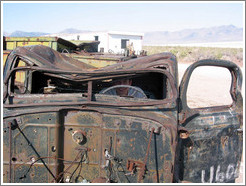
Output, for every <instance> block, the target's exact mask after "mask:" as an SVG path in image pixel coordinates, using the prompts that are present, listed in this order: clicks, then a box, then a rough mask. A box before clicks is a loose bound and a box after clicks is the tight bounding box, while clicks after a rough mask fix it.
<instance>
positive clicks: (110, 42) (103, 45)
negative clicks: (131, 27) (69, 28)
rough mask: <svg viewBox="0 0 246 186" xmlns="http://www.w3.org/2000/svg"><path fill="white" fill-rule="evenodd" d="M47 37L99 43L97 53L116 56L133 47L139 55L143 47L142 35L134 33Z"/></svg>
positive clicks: (97, 33) (112, 32)
mask: <svg viewBox="0 0 246 186" xmlns="http://www.w3.org/2000/svg"><path fill="white" fill-rule="evenodd" d="M49 36H57V37H60V38H62V39H65V40H92V41H95V40H96V41H100V44H99V46H98V51H104V52H113V53H116V54H119V53H122V54H123V53H124V51H125V48H126V47H127V46H128V45H129V44H132V45H133V50H134V51H135V53H136V54H139V53H140V51H141V50H142V45H143V36H144V34H143V33H135V32H119V31H107V32H83V33H75V34H52V35H49Z"/></svg>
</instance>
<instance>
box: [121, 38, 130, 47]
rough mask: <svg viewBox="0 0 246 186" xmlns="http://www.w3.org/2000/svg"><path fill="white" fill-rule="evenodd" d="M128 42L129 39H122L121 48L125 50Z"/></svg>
mask: <svg viewBox="0 0 246 186" xmlns="http://www.w3.org/2000/svg"><path fill="white" fill-rule="evenodd" d="M127 41H129V39H121V48H122V49H125V48H126V47H127Z"/></svg>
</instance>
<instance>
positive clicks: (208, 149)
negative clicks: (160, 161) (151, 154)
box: [177, 60, 243, 183]
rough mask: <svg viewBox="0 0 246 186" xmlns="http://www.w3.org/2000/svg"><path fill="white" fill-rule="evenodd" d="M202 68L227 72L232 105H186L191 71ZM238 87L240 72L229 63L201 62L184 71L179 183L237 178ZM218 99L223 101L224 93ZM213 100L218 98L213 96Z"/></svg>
mask: <svg viewBox="0 0 246 186" xmlns="http://www.w3.org/2000/svg"><path fill="white" fill-rule="evenodd" d="M204 66H212V67H213V68H219V67H220V68H223V69H228V70H229V76H230V75H231V78H230V79H231V83H230V86H229V89H230V91H229V92H228V94H229V96H230V97H231V100H232V103H231V104H226V105H224V104H222V105H215V106H208V107H203V106H202V107H198V108H196V107H195V108H191V107H190V106H189V104H188V103H187V90H188V89H189V86H190V84H189V82H190V79H191V76H192V74H193V71H194V70H196V69H197V68H198V67H199V68H200V67H204ZM208 73H209V72H208ZM215 74H216V73H215ZM212 75H213V74H212V73H210V74H209V76H212ZM216 75H218V74H216ZM200 76H201V74H200ZM203 85H204V84H201V86H203ZM222 85H223V84H222V83H219V84H218V85H217V87H215V88H214V89H213V90H211V91H212V92H213V91H214V92H215V90H217V89H218V88H219V87H220V86H222ZM241 85H242V73H241V70H240V68H239V67H238V66H237V65H236V64H234V63H232V62H230V61H224V60H201V61H198V62H196V63H194V64H192V65H191V66H190V67H189V68H188V69H187V70H186V72H185V74H184V76H183V78H182V81H181V84H180V88H179V91H180V92H179V94H180V95H179V100H180V104H179V131H180V135H179V145H178V149H179V156H178V161H177V162H178V163H177V164H178V177H179V181H181V182H196V183H199V182H202V183H218V182H234V181H235V178H237V177H238V174H239V167H240V162H241V155H242V147H243V126H242V125H243V120H242V116H243V99H242V95H241ZM196 91H197V94H202V93H203V94H204V93H205V94H206V92H204V91H203V90H202V89H201V88H198V89H196ZM220 96H221V97H220ZM220 96H219V97H220V98H223V96H224V94H222V95H220ZM214 99H217V98H215V97H214Z"/></svg>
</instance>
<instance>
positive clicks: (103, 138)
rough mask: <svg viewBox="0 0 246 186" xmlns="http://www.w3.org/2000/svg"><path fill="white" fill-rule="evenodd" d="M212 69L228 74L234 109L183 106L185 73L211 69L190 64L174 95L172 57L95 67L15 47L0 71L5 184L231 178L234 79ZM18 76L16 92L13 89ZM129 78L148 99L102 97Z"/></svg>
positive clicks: (237, 75) (237, 107)
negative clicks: (0, 75)
mask: <svg viewBox="0 0 246 186" xmlns="http://www.w3.org/2000/svg"><path fill="white" fill-rule="evenodd" d="M18 59H21V61H22V62H24V63H26V66H24V67H23V66H18V62H19V61H18ZM220 62H221V63H220V64H221V65H222V66H224V67H225V68H229V70H230V72H231V74H232V77H233V78H232V87H231V94H232V97H233V104H232V105H230V106H221V107H211V108H201V109H190V108H188V106H187V104H186V97H185V96H186V90H187V86H188V81H189V77H190V75H191V72H192V70H193V69H194V68H196V65H197V66H199V65H205V64H206V65H214V64H215V63H216V62H213V61H211V60H210V61H205V62H203V61H202V62H198V63H196V64H195V65H193V66H191V67H190V68H189V69H188V71H187V72H186V74H185V75H184V78H183V81H182V83H181V86H180V88H178V75H177V74H178V73H177V62H176V59H175V56H173V55H172V54H170V53H162V54H156V55H152V56H146V57H141V58H136V59H132V60H129V61H126V62H122V63H118V64H115V65H111V66H108V67H103V68H100V69H95V68H94V67H92V66H89V65H87V64H83V63H81V62H79V63H78V61H76V60H74V59H72V58H69V57H66V56H65V57H64V56H61V55H60V54H59V53H56V52H55V51H53V50H52V49H49V48H46V47H44V46H34V47H23V48H17V49H16V50H14V51H13V52H12V53H11V54H10V55H9V57H8V60H7V62H6V66H5V69H4V96H3V98H4V100H3V102H4V112H3V139H4V140H3V152H4V153H3V175H4V176H3V180H4V182H13V183H47V182H49V183H55V182H56V183H88V182H91V183H113V182H117V183H136V182H139V183H171V182H230V181H232V180H233V179H235V177H237V173H238V165H239V164H238V162H240V160H241V152H242V134H243V132H242V130H241V129H242V96H241V83H242V82H241V81H242V74H241V72H240V70H239V69H238V68H237V66H235V65H234V64H233V63H231V62H225V61H220ZM19 71H21V72H24V73H26V75H25V81H23V85H22V86H23V89H24V90H25V91H24V92H18V91H19V90H18V89H17V88H18V87H17V85H16V84H15V83H16V82H15V81H16V79H15V77H16V76H15V75H16V72H19ZM129 77H130V78H132V80H133V83H134V86H139V87H140V88H142V89H143V91H146V94H147V93H148V96H150V97H148V98H147V99H146V98H133V97H119V96H115V95H104V94H101V93H100V91H101V90H102V89H103V88H105V87H107V86H109V85H111V84H112V82H113V79H115V78H129ZM18 86H19V84H18ZM45 88H46V89H45ZM44 90H46V91H44ZM47 90H52V91H47ZM151 96H152V97H151ZM15 122H16V126H17V127H16V128H15V127H12V125H11V124H10V123H12V124H13V123H15ZM17 129H18V130H17ZM30 144H31V145H30ZM46 166H47V167H46Z"/></svg>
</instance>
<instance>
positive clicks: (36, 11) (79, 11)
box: [2, 1, 245, 33]
mask: <svg viewBox="0 0 246 186" xmlns="http://www.w3.org/2000/svg"><path fill="white" fill-rule="evenodd" d="M2 3H3V4H2V10H3V14H2V15H3V17H2V24H3V31H4V32H8V33H11V32H14V31H16V30H20V31H26V32H47V33H56V32H60V31H62V30H64V29H67V28H75V29H79V30H91V31H103V30H114V31H135V32H146V31H177V30H182V29H189V28H204V27H212V26H221V25H230V24H232V25H234V26H237V27H244V21H245V20H244V4H243V1H241V2H235V1H230V2H226V1H224V2H223V1H222V2H221V3H220V2H217V3H212V2H207V3H205V2H199V1H198V2H194V1H193V2H186V3H183V2H182V3H181V2H176V3H171V2H164V1H163V2H161V1H159V2H158V1H157V2H153V1H152V2H151V1H149V2H144V1H143V2H134V3H131V2H125V3H124V2H120V3H114V2H112V1H111V2H104V3H101V2H93V3H89V2H86V3H84V2H82V1H81V2H73V3H70V2H69V1H65V2H64V1H61V2H53V3H48V2H39V3H35V2H30V1H29V2H28V1H27V3H25V2H21V3H17V2H15V3H13V2H11V3H8V2H7V1H6V2H2Z"/></svg>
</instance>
